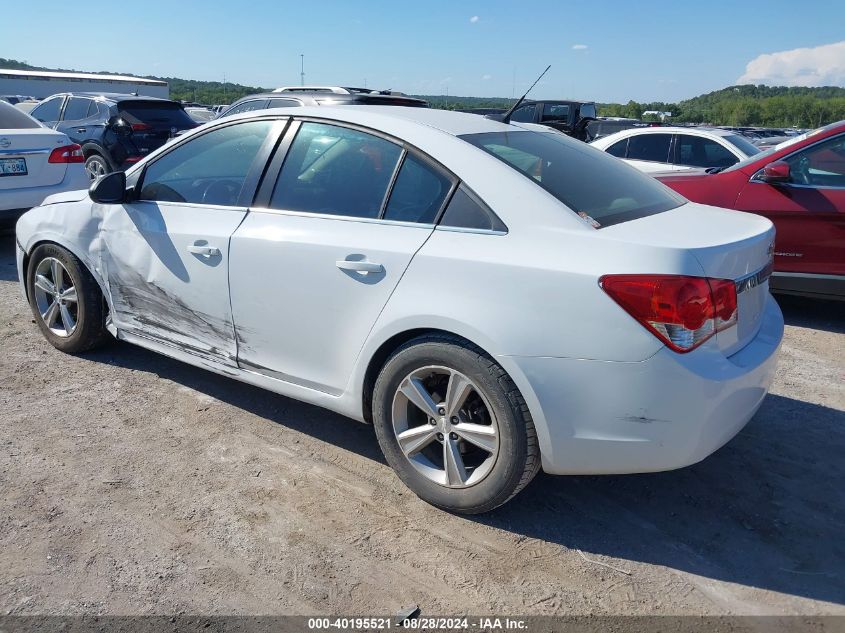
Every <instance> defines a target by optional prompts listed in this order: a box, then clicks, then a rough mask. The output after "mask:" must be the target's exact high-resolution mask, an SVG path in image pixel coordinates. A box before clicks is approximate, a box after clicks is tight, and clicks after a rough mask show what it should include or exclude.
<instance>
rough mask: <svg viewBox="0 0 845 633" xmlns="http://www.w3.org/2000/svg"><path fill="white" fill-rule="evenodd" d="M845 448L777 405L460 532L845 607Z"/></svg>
mask: <svg viewBox="0 0 845 633" xmlns="http://www.w3.org/2000/svg"><path fill="white" fill-rule="evenodd" d="M6 242H7V237H5V236H4V237H0V253H2V256H0V279H4V280H12V279H15V278H16V276H15V273H14V267H11V268H10V267H9V265H8V264H9V259H10V258H9V252H10V251H9V248H11V249H13V248H14V247H13V242H11V243H10V244H6ZM7 247H8V248H7ZM12 263H14V262H13V258H12ZM783 299H784V298H780V299H779V300H780V301H781V305H782V306H783V308H784V313H785V315H786V320H787V322H788V323H790V324H792V325H797V326H801V327H818V328H821V329H828V330H829V331H832V332H843V325H845V324H843V319H842V318H841V316H836V314H837V311H838V310H841V306H842V305H843V304H838V303H833V302H819V301H809V300H802V299H797V298H793V297H788V298H785V299H786V300H785V301H784V300H783ZM87 357H88V358H89V359H90V360H93V361H95V362H102V363H108V364H114V365H117V366H120V367H127V368H131V369H136V370H141V371H147V372H152V373H155V374H158V375H159V376H161V377H162V378H165V379H167V380H171V381H173V382H175V383H178V384H181V385H185V386H187V387H191V388H192V389H195V390H197V391H199V392H202V393H205V394H207V395H209V396H212V397H214V398H217V399H219V400H221V401H224V402H226V403H228V404H230V405H232V406H235V407H238V408H241V409H243V410H245V411H248V412H250V413H252V414H254V415H257V416H261V417H263V418H265V419H267V420H269V421H272V422H275V423H277V424H281V425H284V426H286V427H288V428H292V429H295V430H297V431H299V432H302V433H306V434H308V435H310V436H312V437H314V438H316V439H318V440H321V441H324V442H328V443H330V444H333V445H337V446H340V447H342V448H344V449H346V450H349V451H353V452H355V453H358V454H359V455H361V456H363V457H365V458H367V459H370V460H374V461H377V462H380V463H384V460H383V458H382V456H381V453H380V451H379V448H378V445H377V444H376V440H375V436H374V434H373V432H372V429H371V427H368V426H364V425H361V424H357V423H354V422H351V421H348V420H346V419H345V418H342V417H341V416H338V415H335V414H332V413H329V412H326V411H322V410H320V409H318V408H316V407H312V406H310V405H307V404H303V403H300V402H297V401H294V400H290V399H286V398H282V397H281V396H277V395H274V394H271V393H268V392H266V391H263V390H261V389H258V388H255V387H250V386H247V385H244V384H242V383H238V382H236V381H233V380H230V379H227V378H224V377H221V376H217V375H215V374H212V373H209V372H206V371H202V370H197V369H195V368H193V367H190V366H188V365H185V364H182V363H179V362H176V361H173V360H170V359H167V358H164V357H162V356H159V355H157V354H153V353H151V352H147V351H145V350H142V349H140V348H136V347H133V346H130V345H126V344H120V343H118V344H114V345H112V346H110V347H108V348H106V349H104V350H101V351H98V352H95V353H91V354H88V355H87ZM844 440H845V413H843V412H842V411H839V410H836V409H832V408H827V407H824V406H819V405H815V404H810V403H807V402H802V401H798V400H794V399H791V398H786V397H782V396H775V395H770V396H769V397H768V398H767V399H766V401H765V402H764V404H763V407H762V408H761V410H760V411H759V413H758V414H757V415H756V416H755V418H754V419H753V420H752V421H751V423H750V424H749V425H748V426H747V427H746V428H745V429H744V430H743V431H742V432H741V433H740V434H739V435H738V436H737V437H736V438H735V439H734V440H733V441H732V442H730V443H729V444H728V445H727V446H726V447H724V448H723V449H721V450H720V451H718V452H717V453H716V454H714V455H713V456H711V457H710V458H708V459H706V460H705V461H703V462H702V463H700V464H697V465H695V466H692V467H689V468H686V469H682V470H678V471H673V472H668V473H657V474H649V475H628V476H612V477H611V476H606V477H551V476H546V475H543V474H541V475H540V476H538V478H537V479H536V480H535V481H534V482H533V483H532V484H531V485H530V486H529V487H528V488H527V489H526V490H525V491H524V492H523V493H522V494H521V495H520V496H519V497H517V498H516V499H514V500H513V501H511V502H510V503H509V504H508V505H506V506H504V507H503V508H500V509H499V510H497V511H495V512H492V513H490V514H487V515H483V516H479V517H472V518H468V519H463V518H456V519H455V520H456V521H465V522H466V524H467V525H468V527H469V528H470V529H471V526H472V523H473V522H478V523H483V524H486V525H489V526H493V527H496V528H499V529H502V530H507V531H510V532H512V533H515V534H518V535H524V536H527V537H532V538H536V539H541V540H543V541H546V542H548V543H552V544H559V545H561V546H564V547H567V548H573V549H580V550H582V551H583V552H584V553H585V554H586V555H588V556H591V555H592V556H595V555H599V556H610V557H613V558H615V559H617V562H616V563H615V564H616V565H617V566H624V565H625V561H641V562H645V563H650V564H654V565H662V566H665V567H668V568H671V569H677V570H683V571H686V572H690V573H692V574H697V575H700V576H703V577H706V578H712V579H717V580H720V581H726V582H730V583H737V584H741V585H747V586H752V587H758V588H763V589H768V590H772V591H778V592H782V593H785V594H791V595H795V596H802V597H806V598H812V599H816V600H824V601H828V602H832V603H838V604H845V582H843V573H845V572H843V570H845V547H843V538H842V535H843V534H845V486H843V485H842V482H843V481H845V472H843V471H845V467H843V463H844V462H843V455H845V441H844ZM432 512H435V510H433V509H432Z"/></svg>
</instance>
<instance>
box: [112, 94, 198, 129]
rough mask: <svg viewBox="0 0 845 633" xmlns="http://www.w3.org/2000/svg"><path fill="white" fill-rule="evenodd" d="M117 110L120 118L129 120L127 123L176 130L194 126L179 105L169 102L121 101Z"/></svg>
mask: <svg viewBox="0 0 845 633" xmlns="http://www.w3.org/2000/svg"><path fill="white" fill-rule="evenodd" d="M117 109H118V110H119V111H120V116H122V117H124V118H126V119H129V123H146V124H147V125H151V126H153V127H159V128H163V127H167V128H171V127H175V128H176V129H177V130H184V129H187V128H192V127H194V125H195V124H194V122H193V120H192V119H191V117H189V116H188V113H187V112H185V110H183V109H182V106H181V105H179V104H178V103H172V102H169V101H123V102H121V103H119V104H118V106H117Z"/></svg>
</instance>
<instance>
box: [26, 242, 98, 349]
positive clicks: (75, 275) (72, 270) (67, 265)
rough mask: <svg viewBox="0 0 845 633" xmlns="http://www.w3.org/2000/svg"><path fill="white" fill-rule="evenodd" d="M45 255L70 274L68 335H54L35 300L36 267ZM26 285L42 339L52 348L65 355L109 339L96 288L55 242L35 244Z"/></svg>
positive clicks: (88, 276) (86, 272) (79, 265)
mask: <svg viewBox="0 0 845 633" xmlns="http://www.w3.org/2000/svg"><path fill="white" fill-rule="evenodd" d="M47 258H55V259H57V260H58V261H59V262H60V263H61V264H62V266H64V269H65V274H67V275H69V276H70V279H71V283H72V284H73V286H74V287H75V288H76V297H77V299H76V308H75V310H76V315H75V316H76V327H75V329H74V331H73V333H72V334H70V335H69V336H58V335H57V334H55V333H53V332H52V331H51V330H50V328H49V327H48V326H47V324H46V323H45V321H44V318H43V317H42V316H41V313H40V311H39V309H38V305H37V302H36V291H35V276H36V270H37V269H38V265H39V264H40V263H41V262H42V261H43V260H45V259H47ZM26 287H27V295H28V296H29V305H30V307H31V308H32V313H33V316H34V317H35V322H36V323H37V324H38V327H39V329H40V330H41V333H42V334H44V338H46V339H47V340H48V341H49V342H50V344H51V345H52V346H53V347H55V348H56V349H59V350H61V351H63V352H67V353H69V354H79V353H81V352H85V351H88V350H91V349H94V348H95V347H99V346H100V345H102V344H103V343H105V342H107V341H108V340H110V335H109V333H108V330H106V327H105V317H106V311H107V310H106V305H105V301H104V300H103V295H102V293H101V292H100V287H99V286H98V285H97V282H96V280H95V279H94V278H93V277H92V276H91V273H90V272H88V270H87V269H86V268H85V266H83V265H82V262H80V261H79V259H78V258H77V257H76V256H75V255H73V253H71V252H69V251H67V250H65V249H64V248H62V247H61V246H58V245H56V244H42V245H41V246H39V247H37V248H36V249H35V250H34V251H33V252H32V256H31V257H30V258H29V266H28V267H27V271H26Z"/></svg>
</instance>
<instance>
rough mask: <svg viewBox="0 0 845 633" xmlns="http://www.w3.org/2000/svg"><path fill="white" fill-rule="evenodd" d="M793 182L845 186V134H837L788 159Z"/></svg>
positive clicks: (823, 185)
mask: <svg viewBox="0 0 845 633" xmlns="http://www.w3.org/2000/svg"><path fill="white" fill-rule="evenodd" d="M786 162H788V163H789V168H790V174H791V177H792V182H794V183H796V184H799V185H813V186H816V187H845V135H842V136H836V137H834V138H832V139H828V140H826V141H824V142H822V143H819V144H818V145H814V146H813V147H810V148H808V149H805V150H804V151H803V152H798V153H797V154H795V155H793V156H790V157H789V158H787V159H786Z"/></svg>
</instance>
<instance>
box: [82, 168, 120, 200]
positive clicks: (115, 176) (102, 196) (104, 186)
mask: <svg viewBox="0 0 845 633" xmlns="http://www.w3.org/2000/svg"><path fill="white" fill-rule="evenodd" d="M88 195H89V196H90V197H91V200H93V201H94V202H98V203H100V204H120V203H121V202H124V201H125V200H126V174H125V173H123V172H122V171H113V172H112V173H110V174H106V175H105V176H100V177H99V178H97V180H95V181H94V182H93V184H92V185H91V186H90V187H89V188H88Z"/></svg>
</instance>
